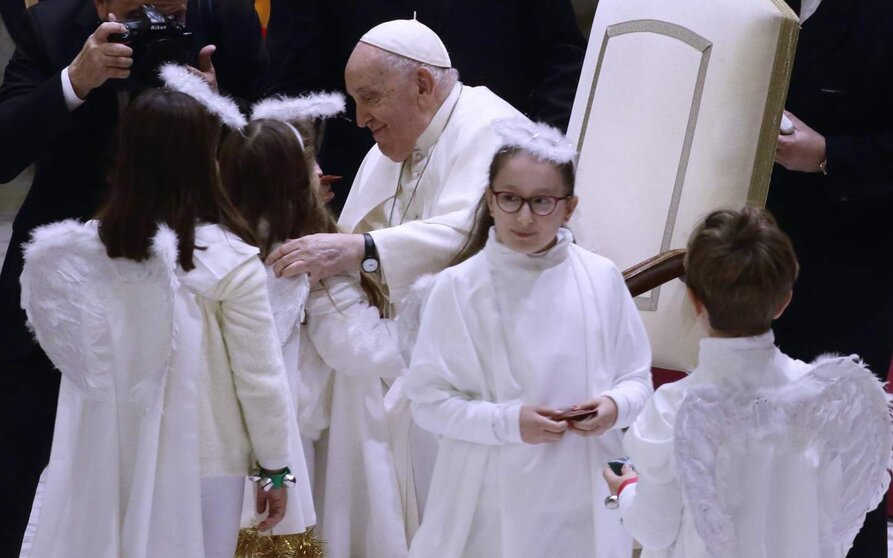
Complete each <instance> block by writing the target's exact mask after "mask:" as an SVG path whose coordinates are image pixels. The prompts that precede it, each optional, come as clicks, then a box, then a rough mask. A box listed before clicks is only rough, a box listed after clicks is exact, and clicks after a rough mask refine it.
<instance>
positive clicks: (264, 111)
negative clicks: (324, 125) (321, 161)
mask: <svg viewBox="0 0 893 558" xmlns="http://www.w3.org/2000/svg"><path fill="white" fill-rule="evenodd" d="M342 112H344V95H342V94H341V93H311V94H308V95H304V96H301V97H281V96H280V97H271V98H269V99H263V100H261V101H258V102H257V103H255V104H254V106H253V107H251V120H261V119H267V120H279V121H282V122H284V123H285V124H287V125H288V127H289V128H291V129H292V130H293V131H294V132H295V135H296V136H297V137H298V143H300V144H301V149H304V138H303V137H302V136H301V133H300V132H299V131H298V129H297V128H295V127H294V126H293V125H292V122H294V121H296V120H315V119H317V118H323V119H325V118H331V117H333V116H336V115H338V114H341V113H342Z"/></svg>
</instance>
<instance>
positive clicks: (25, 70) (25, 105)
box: [0, 13, 70, 184]
mask: <svg viewBox="0 0 893 558" xmlns="http://www.w3.org/2000/svg"><path fill="white" fill-rule="evenodd" d="M19 31H20V32H21V35H20V41H19V44H18V45H17V47H16V50H15V52H14V53H13V55H12V59H11V60H10V61H9V65H8V66H7V67H6V73H5V75H4V77H3V86H2V87H0V153H2V156H0V183H4V184H5V183H7V182H9V181H10V180H12V179H13V178H15V177H16V176H18V175H19V174H20V173H21V172H22V171H23V170H25V168H27V167H28V165H30V164H31V163H33V162H34V161H35V160H37V158H38V157H39V156H40V154H41V153H42V151H43V150H44V147H45V146H46V145H47V143H48V142H49V140H50V138H51V137H52V136H53V134H54V132H55V131H56V130H58V129H60V128H61V127H63V126H64V125H65V124H66V123H67V122H68V120H69V118H70V114H69V112H68V107H66V106H65V97H64V95H63V94H62V80H61V77H60V72H59V71H56V70H54V69H53V68H52V65H51V64H50V61H49V59H48V58H47V55H46V52H45V51H44V50H43V47H42V46H41V43H40V41H39V39H38V37H39V36H40V30H39V29H37V27H36V22H35V20H34V19H33V18H32V17H31V14H30V13H26V14H25V16H24V17H23V18H22V24H21V26H20V27H19Z"/></svg>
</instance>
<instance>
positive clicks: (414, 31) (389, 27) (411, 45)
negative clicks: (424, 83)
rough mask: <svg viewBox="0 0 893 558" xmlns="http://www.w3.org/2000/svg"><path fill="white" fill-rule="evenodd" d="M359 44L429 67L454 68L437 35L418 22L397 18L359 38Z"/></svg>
mask: <svg viewBox="0 0 893 558" xmlns="http://www.w3.org/2000/svg"><path fill="white" fill-rule="evenodd" d="M360 42H361V43H366V44H368V45H372V46H375V47H378V48H380V49H382V50H386V51H388V52H391V53H394V54H398V55H400V56H403V57H406V58H409V59H411V60H415V61H417V62H422V63H423V64H428V65H430V66H435V67H438V68H452V67H453V63H452V62H451V61H450V55H449V53H448V52H447V49H446V46H444V44H443V41H441V40H440V37H438V36H437V33H435V32H434V31H432V30H431V28H430V27H428V26H427V25H425V24H423V23H420V22H419V21H417V20H415V19H395V20H393V21H386V22H384V23H382V24H380V25H376V26H375V27H373V28H372V29H370V30H369V31H368V32H367V33H366V34H365V35H363V36H362V37H361V38H360Z"/></svg>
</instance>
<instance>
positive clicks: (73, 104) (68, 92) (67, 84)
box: [62, 66, 84, 112]
mask: <svg viewBox="0 0 893 558" xmlns="http://www.w3.org/2000/svg"><path fill="white" fill-rule="evenodd" d="M62 95H63V96H64V97H65V106H66V107H68V112H71V111H73V110H74V109H76V108H78V107H79V106H81V105H83V104H84V100H83V99H81V98H80V97H78V96H77V93H75V92H74V86H72V85H71V76H69V75H68V66H65V68H63V69H62Z"/></svg>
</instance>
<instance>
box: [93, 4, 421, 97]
mask: <svg viewBox="0 0 893 558" xmlns="http://www.w3.org/2000/svg"><path fill="white" fill-rule="evenodd" d="M94 1H95V0H94ZM415 81H416V87H417V90H418V93H419V96H420V97H426V96H430V97H433V96H434V90H435V89H436V86H437V82H436V81H435V79H434V76H433V75H432V74H431V71H430V70H428V68H425V67H422V68H418V69H416V71H415Z"/></svg>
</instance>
